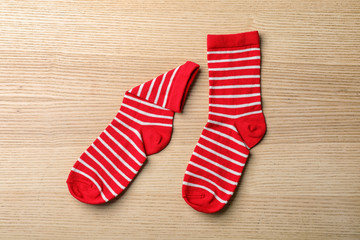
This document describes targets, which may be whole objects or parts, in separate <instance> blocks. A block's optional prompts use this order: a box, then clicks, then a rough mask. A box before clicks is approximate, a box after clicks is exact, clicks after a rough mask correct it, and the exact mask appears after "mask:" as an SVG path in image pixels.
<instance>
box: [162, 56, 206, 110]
mask: <svg viewBox="0 0 360 240" xmlns="http://www.w3.org/2000/svg"><path fill="white" fill-rule="evenodd" d="M199 68H200V66H199V64H197V63H194V62H191V61H187V62H186V63H185V64H183V65H181V66H180V67H179V69H178V72H177V74H176V76H175V78H174V81H173V84H172V86H171V89H170V93H169V101H168V102H167V104H166V106H165V107H166V108H167V109H170V110H172V111H174V112H181V111H182V109H183V107H184V103H185V99H186V96H187V93H188V91H189V88H190V85H191V83H192V82H193V80H194V78H195V76H196V74H197V72H198V71H199Z"/></svg>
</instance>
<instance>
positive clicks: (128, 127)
mask: <svg viewBox="0 0 360 240" xmlns="http://www.w3.org/2000/svg"><path fill="white" fill-rule="evenodd" d="M114 119H115V121H117V122H118V123H120V124H121V125H123V126H124V127H126V128H127V129H129V130H131V131H132V132H133V133H135V135H136V136H138V138H139V139H140V141H141V142H142V141H143V140H142V137H141V135H140V133H139V131H138V130H136V129H135V128H133V127H131V126H129V125H127V124H126V123H124V122H123V121H121V120H120V119H118V118H117V117H115V118H114Z"/></svg>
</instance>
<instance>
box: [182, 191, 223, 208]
mask: <svg viewBox="0 0 360 240" xmlns="http://www.w3.org/2000/svg"><path fill="white" fill-rule="evenodd" d="M182 195H183V198H184V200H185V202H186V203H187V204H188V205H190V206H191V207H192V208H193V209H195V210H196V211H199V212H204V213H215V212H218V211H219V210H221V209H222V208H223V207H224V206H225V204H222V203H219V202H218V201H217V200H216V198H215V197H214V195H213V194H211V193H209V192H208V191H206V190H203V189H197V188H192V187H188V186H185V185H183V189H182Z"/></svg>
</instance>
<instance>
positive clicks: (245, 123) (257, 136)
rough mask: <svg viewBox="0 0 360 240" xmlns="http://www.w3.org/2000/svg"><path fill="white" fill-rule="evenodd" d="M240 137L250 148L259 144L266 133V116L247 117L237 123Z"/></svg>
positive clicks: (261, 114)
mask: <svg viewBox="0 0 360 240" xmlns="http://www.w3.org/2000/svg"><path fill="white" fill-rule="evenodd" d="M235 127H236V128H237V130H238V132H239V134H240V137H241V138H242V139H243V141H244V142H245V143H246V145H247V146H248V147H249V148H252V147H254V146H255V145H256V144H258V143H259V142H260V141H261V139H262V138H263V137H264V135H265V133H266V122H265V117H264V114H263V113H262V112H261V113H259V114H255V115H251V116H246V117H242V118H240V119H238V120H237V121H236V122H235Z"/></svg>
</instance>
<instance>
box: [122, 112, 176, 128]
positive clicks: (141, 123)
mask: <svg viewBox="0 0 360 240" xmlns="http://www.w3.org/2000/svg"><path fill="white" fill-rule="evenodd" d="M119 113H120V114H122V115H124V116H126V117H127V118H129V119H131V120H133V121H134V122H137V123H138V124H140V125H149V126H163V127H172V124H166V123H149V122H143V121H140V120H139V119H137V118H134V117H132V116H130V115H129V114H126V113H124V112H123V111H119Z"/></svg>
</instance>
